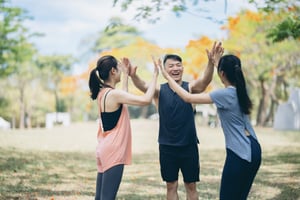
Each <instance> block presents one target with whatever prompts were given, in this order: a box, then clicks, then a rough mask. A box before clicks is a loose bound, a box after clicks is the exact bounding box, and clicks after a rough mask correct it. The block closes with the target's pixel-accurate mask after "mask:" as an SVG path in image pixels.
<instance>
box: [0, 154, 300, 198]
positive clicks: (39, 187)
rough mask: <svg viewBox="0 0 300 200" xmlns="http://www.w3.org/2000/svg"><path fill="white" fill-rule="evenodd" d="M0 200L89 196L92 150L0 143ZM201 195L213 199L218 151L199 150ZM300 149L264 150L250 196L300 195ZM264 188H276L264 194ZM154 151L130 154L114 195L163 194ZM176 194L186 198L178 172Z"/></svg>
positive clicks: (221, 159)
mask: <svg viewBox="0 0 300 200" xmlns="http://www.w3.org/2000/svg"><path fill="white" fill-rule="evenodd" d="M0 152H1V154H0V199H5V200H6V199H16V200H17V199H22V200H23V199H24V200H29V199H30V200H33V199H51V198H52V197H55V198H54V199H55V200H58V199H64V197H65V198H66V199H82V200H86V199H93V198H94V193H95V180H96V173H97V172H96V162H95V156H94V152H91V153H81V152H45V151H43V152H38V151H33V152H32V151H24V150H19V149H13V148H0ZM200 159H201V176H200V177H201V182H200V183H198V184H197V188H198V191H199V194H200V199H217V198H218V195H219V184H220V178H221V171H222V167H223V162H224V152H223V151H221V150H218V151H215V150H211V151H205V152H202V153H201V156H200ZM299 177H300V152H299V151H298V149H294V150H291V149H289V148H284V149H277V150H276V152H275V151H274V152H273V151H272V152H271V151H269V152H266V153H264V155H263V162H262V166H261V168H260V170H259V173H258V175H257V177H256V179H255V188H254V189H253V190H252V191H251V192H250V195H249V198H248V199H249V200H253V199H259V200H264V199H265V200H267V199H272V200H285V199H286V200H294V199H295V200H296V199H299V198H300V188H299V180H300V179H299ZM268 188H276V193H274V194H269V195H267V194H266V193H267V192H266V191H267V190H268ZM165 193H166V187H165V183H164V182H163V181H162V180H161V177H160V169H159V161H158V155H157V154H155V153H154V154H139V155H133V164H132V165H131V166H126V167H125V171H124V176H123V179H122V183H121V186H120V190H119V193H118V198H117V199H119V200H122V199H124V200H127V199H128V200H145V199H154V200H155V199H158V200H159V199H165ZM178 193H179V197H180V199H185V188H184V185H183V181H182V177H181V176H180V180H179V188H178Z"/></svg>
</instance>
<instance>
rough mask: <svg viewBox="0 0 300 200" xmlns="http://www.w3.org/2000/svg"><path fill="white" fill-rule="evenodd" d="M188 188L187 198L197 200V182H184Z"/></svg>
mask: <svg viewBox="0 0 300 200" xmlns="http://www.w3.org/2000/svg"><path fill="white" fill-rule="evenodd" d="M184 186H185V189H186V199H187V200H197V199H198V192H197V187H196V182H194V183H184Z"/></svg>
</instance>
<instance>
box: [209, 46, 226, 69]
mask: <svg viewBox="0 0 300 200" xmlns="http://www.w3.org/2000/svg"><path fill="white" fill-rule="evenodd" d="M223 53H224V48H223V47H222V43H221V42H218V43H217V42H214V45H213V47H212V48H211V50H210V51H209V50H208V49H206V54H207V58H208V62H209V63H211V64H212V65H213V66H216V67H217V65H218V63H219V60H220V58H221V57H222V55H223Z"/></svg>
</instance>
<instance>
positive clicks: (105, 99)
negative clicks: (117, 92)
mask: <svg viewBox="0 0 300 200" xmlns="http://www.w3.org/2000/svg"><path fill="white" fill-rule="evenodd" d="M111 90H112V89H109V90H108V91H107V92H106V93H105V95H104V100H103V112H105V100H106V96H107V94H108V93H109V92H110V91H111Z"/></svg>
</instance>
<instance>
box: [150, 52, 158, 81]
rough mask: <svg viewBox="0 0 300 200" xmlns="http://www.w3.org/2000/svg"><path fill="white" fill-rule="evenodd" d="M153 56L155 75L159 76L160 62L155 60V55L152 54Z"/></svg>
mask: <svg viewBox="0 0 300 200" xmlns="http://www.w3.org/2000/svg"><path fill="white" fill-rule="evenodd" d="M151 57H152V61H153V64H154V72H153V75H154V76H158V74H159V64H158V62H156V61H155V58H154V56H151Z"/></svg>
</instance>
